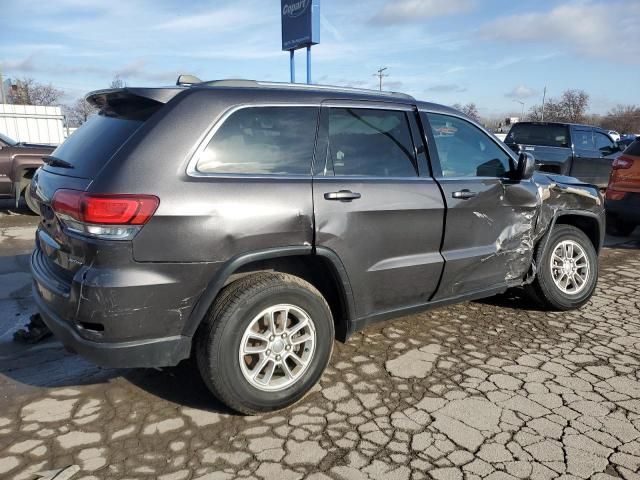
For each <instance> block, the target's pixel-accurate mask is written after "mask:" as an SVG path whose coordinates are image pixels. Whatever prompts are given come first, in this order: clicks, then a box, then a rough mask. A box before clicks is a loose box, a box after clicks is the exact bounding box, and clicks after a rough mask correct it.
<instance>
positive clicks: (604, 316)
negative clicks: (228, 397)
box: [0, 206, 640, 480]
mask: <svg viewBox="0 0 640 480" xmlns="http://www.w3.org/2000/svg"><path fill="white" fill-rule="evenodd" d="M5 207H6V206H5ZM36 224H37V218H36V217H34V216H30V215H27V214H23V215H10V214H9V213H8V211H7V210H6V208H5V209H3V210H2V212H1V213H0V282H1V285H2V289H1V290H0V292H1V299H0V305H1V309H2V313H1V314H0V478H16V479H27V480H29V479H32V478H37V476H36V475H35V473H37V472H45V471H50V470H54V469H62V468H66V474H67V475H68V476H65V477H62V476H60V477H59V478H71V477H72V478H73V479H74V480H76V479H80V478H84V479H89V478H140V479H142V478H161V479H164V480H169V479H174V480H181V479H198V478H202V479H211V480H213V479H230V478H279V479H283V480H285V479H297V478H315V479H321V478H338V479H360V478H362V479H366V478H375V479H377V478H380V479H420V478H431V477H432V478H435V479H458V478H463V477H464V478H471V479H473V478H486V479H503V478H533V479H550V478H558V477H560V476H564V477H563V478H596V479H606V478H626V479H637V478H640V474H638V473H637V472H638V471H639V470H640V230H637V231H636V234H635V236H634V237H630V238H623V239H608V240H607V245H608V247H607V248H605V249H604V250H603V252H602V255H601V276H600V283H599V287H598V290H597V293H596V295H595V296H594V298H593V300H592V301H591V302H590V303H589V304H588V305H587V306H586V307H585V308H583V309H582V310H580V311H573V312H568V313H549V312H543V311H540V310H538V309H537V307H536V306H535V305H534V304H531V303H530V302H529V301H528V300H526V299H525V298H523V297H521V296H520V294H519V293H518V292H513V293H509V294H506V295H503V296H500V297H497V298H493V299H489V300H485V301H481V302H473V303H465V304H462V305H456V306H452V307H447V308H441V309H437V310H432V311H429V312H426V313H423V314H419V315H414V316H409V317H404V318H401V319H398V320H396V321H393V322H387V323H383V324H378V325H374V326H372V327H369V328H367V329H365V330H364V331H362V332H360V333H358V334H356V335H354V336H353V337H352V338H351V339H350V340H349V342H348V343H347V344H339V343H337V344H336V346H335V348H334V353H333V358H332V361H331V364H330V367H329V369H328V370H327V372H326V374H325V375H324V377H323V379H322V381H321V383H320V385H319V386H317V387H316V388H315V389H314V390H313V391H312V393H311V394H310V395H308V396H307V397H306V398H305V399H304V400H303V401H301V402H300V403H299V404H297V405H296V406H294V407H292V408H291V409H289V410H287V411H284V412H280V413H275V414H270V415H265V416H257V417H243V416H239V415H236V414H233V413H231V412H229V411H228V410H225V409H223V408H222V407H221V406H220V405H219V404H218V403H217V402H216V400H215V399H213V398H212V397H211V396H210V395H209V393H208V391H207V390H206V388H205V386H204V385H203V384H202V382H201V381H200V379H199V377H198V375H197V373H196V372H195V370H194V369H193V368H192V366H191V365H189V364H188V363H185V364H183V365H180V366H178V367H176V368H168V369H163V370H154V369H150V370H142V369H139V370H113V369H102V368H98V367H95V366H93V365H91V364H89V363H87V362H85V361H84V360H82V359H80V358H78V357H77V356H75V355H72V354H70V353H67V352H65V350H64V349H63V348H62V346H61V345H60V344H59V343H58V342H57V341H56V340H54V339H49V340H47V341H45V342H42V343H40V344H36V345H33V346H25V345H21V344H16V343H14V342H12V341H11V339H12V334H13V332H14V331H15V330H16V329H17V328H18V327H19V326H20V325H23V324H24V323H26V322H27V321H28V318H29V316H30V315H31V314H32V313H33V312H34V307H33V304H32V302H31V299H30V295H31V294H30V275H29V273H28V258H29V257H28V254H29V251H30V249H31V244H32V239H33V233H34V230H35V226H36ZM74 472H75V474H74Z"/></svg>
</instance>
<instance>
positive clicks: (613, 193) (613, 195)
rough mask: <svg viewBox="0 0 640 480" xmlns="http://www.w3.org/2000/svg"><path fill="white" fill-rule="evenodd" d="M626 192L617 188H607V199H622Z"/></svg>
mask: <svg viewBox="0 0 640 480" xmlns="http://www.w3.org/2000/svg"><path fill="white" fill-rule="evenodd" d="M626 194H627V192H619V191H618V190H614V189H613V188H611V187H609V188H607V194H606V197H607V200H622V199H624V197H625V195H626Z"/></svg>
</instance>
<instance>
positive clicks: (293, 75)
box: [289, 50, 296, 83]
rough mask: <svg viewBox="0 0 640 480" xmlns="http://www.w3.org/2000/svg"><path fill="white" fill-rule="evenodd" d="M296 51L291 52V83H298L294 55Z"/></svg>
mask: <svg viewBox="0 0 640 480" xmlns="http://www.w3.org/2000/svg"><path fill="white" fill-rule="evenodd" d="M294 51H295V50H289V68H290V69H291V83H296V61H295V56H294V55H295V54H294V53H293V52H294Z"/></svg>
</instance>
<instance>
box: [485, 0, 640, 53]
mask: <svg viewBox="0 0 640 480" xmlns="http://www.w3.org/2000/svg"><path fill="white" fill-rule="evenodd" d="M638 24H640V4H639V3H638V2H637V1H636V0H633V1H627V2H615V3H614V2H606V3H604V2H603V3H595V2H594V1H590V0H578V1H573V2H570V3H567V4H563V5H559V6H557V7H555V8H553V9H552V10H550V11H547V12H542V13H525V14H516V15H509V16H505V17H502V18H499V19H497V20H495V21H493V22H490V23H489V24H487V25H484V26H483V27H482V28H480V30H479V35H480V37H481V38H484V39H486V40H495V41H508V42H513V41H516V42H522V43H527V44H539V43H547V44H550V45H551V46H553V47H555V48H558V49H562V48H563V47H565V46H568V47H569V48H570V49H571V50H573V51H574V52H575V53H577V54H583V55H586V56H592V57H605V58H611V59H613V58H616V59H619V60H620V61H622V62H624V61H629V62H633V63H638V62H640V60H639V55H640V29H639V28H638Z"/></svg>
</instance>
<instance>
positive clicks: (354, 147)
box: [313, 102, 444, 318]
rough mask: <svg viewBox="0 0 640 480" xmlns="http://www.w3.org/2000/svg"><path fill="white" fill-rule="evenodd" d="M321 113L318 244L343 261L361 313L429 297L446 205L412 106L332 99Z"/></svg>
mask: <svg viewBox="0 0 640 480" xmlns="http://www.w3.org/2000/svg"><path fill="white" fill-rule="evenodd" d="M321 119H322V120H321V128H320V134H319V139H318V147H317V149H316V159H315V165H314V171H315V176H314V181H313V197H314V211H315V225H316V246H317V247H318V248H327V249H330V250H332V251H333V252H335V253H336V254H337V255H338V256H339V257H340V259H341V260H342V262H343V264H344V266H345V268H346V270H347V273H348V275H349V279H350V282H351V288H352V290H353V293H354V297H355V302H356V312H357V315H358V317H360V318H362V317H370V316H373V315H375V314H377V313H383V312H387V311H392V310H397V309H400V308H403V307H410V306H415V305H421V304H424V303H426V302H427V301H428V300H429V299H430V297H431V296H432V294H433V293H434V292H435V289H436V287H437V285H438V280H439V278H440V274H441V271H442V265H443V260H442V256H441V255H440V253H439V248H440V242H441V235H442V228H443V221H444V204H443V200H442V195H441V193H440V190H439V188H438V186H437V184H436V182H435V181H434V180H433V178H431V176H430V172H429V171H428V167H427V163H426V157H425V151H424V147H422V140H421V138H420V134H419V131H418V128H417V122H416V118H415V111H414V109H413V107H411V106H405V105H395V104H385V103H380V104H378V103H371V102H357V103H349V104H345V103H339V102H332V103H326V104H324V106H323V108H322V114H321ZM414 143H417V144H418V147H419V148H418V149H416V147H415V144H414Z"/></svg>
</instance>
